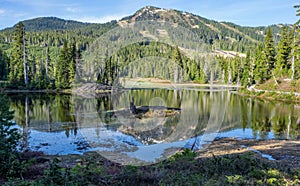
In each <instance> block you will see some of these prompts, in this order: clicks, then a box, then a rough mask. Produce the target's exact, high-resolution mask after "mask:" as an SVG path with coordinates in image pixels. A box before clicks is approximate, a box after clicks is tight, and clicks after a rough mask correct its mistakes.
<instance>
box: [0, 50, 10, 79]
mask: <svg viewBox="0 0 300 186" xmlns="http://www.w3.org/2000/svg"><path fill="white" fill-rule="evenodd" d="M8 64H9V61H8V57H7V55H6V53H5V52H4V51H2V50H1V49H0V80H6V79H7V76H8Z"/></svg>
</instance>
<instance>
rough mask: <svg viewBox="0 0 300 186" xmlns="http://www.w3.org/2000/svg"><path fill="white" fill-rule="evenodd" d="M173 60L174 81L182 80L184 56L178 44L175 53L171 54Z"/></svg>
mask: <svg viewBox="0 0 300 186" xmlns="http://www.w3.org/2000/svg"><path fill="white" fill-rule="evenodd" d="M171 59H172V62H173V63H174V82H175V83H177V82H178V81H181V80H182V67H183V63H182V58H181V54H180V51H179V48H178V46H176V47H175V49H174V50H173V53H172V55H171Z"/></svg>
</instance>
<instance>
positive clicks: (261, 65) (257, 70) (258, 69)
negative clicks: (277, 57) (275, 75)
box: [253, 45, 270, 84]
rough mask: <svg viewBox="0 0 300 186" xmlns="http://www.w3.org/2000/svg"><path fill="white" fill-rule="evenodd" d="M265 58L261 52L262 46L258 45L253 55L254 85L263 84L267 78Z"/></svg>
mask: <svg viewBox="0 0 300 186" xmlns="http://www.w3.org/2000/svg"><path fill="white" fill-rule="evenodd" d="M266 61H267V56H266V54H265V51H263V50H262V46H261V45H259V46H258V47H257V48H256V53H255V66H254V71H253V76H254V80H255V83H256V84H260V83H264V82H265V81H266V80H267V79H268V78H269V77H270V76H269V73H268V71H269V64H268V63H266Z"/></svg>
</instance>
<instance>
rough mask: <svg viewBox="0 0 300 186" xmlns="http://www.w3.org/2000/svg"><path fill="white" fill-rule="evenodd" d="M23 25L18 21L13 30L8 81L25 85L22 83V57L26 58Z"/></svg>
mask: <svg viewBox="0 0 300 186" xmlns="http://www.w3.org/2000/svg"><path fill="white" fill-rule="evenodd" d="M24 38H25V27H24V25H23V23H22V22H19V23H18V24H17V25H16V27H15V31H14V37H13V40H14V42H13V48H12V51H13V53H12V58H11V60H10V66H9V81H10V82H11V84H14V85H25V83H24V80H25V79H24V66H23V65H24V64H23V63H24V58H26V56H24V55H26V51H24V50H25V46H24V45H25V41H24Z"/></svg>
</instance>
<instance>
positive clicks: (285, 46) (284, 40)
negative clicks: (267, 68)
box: [274, 27, 291, 77]
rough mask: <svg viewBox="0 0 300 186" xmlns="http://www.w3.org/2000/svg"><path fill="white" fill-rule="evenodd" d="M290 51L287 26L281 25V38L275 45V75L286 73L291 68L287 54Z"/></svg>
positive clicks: (284, 74)
mask: <svg viewBox="0 0 300 186" xmlns="http://www.w3.org/2000/svg"><path fill="white" fill-rule="evenodd" d="M290 52H291V41H290V38H289V35H288V32H287V27H283V28H282V31H281V38H280V41H279V44H278V47H277V55H276V67H275V70H274V71H275V75H276V76H277V77H281V76H286V75H288V71H289V69H290V68H291V63H290V61H289V56H290Z"/></svg>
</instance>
